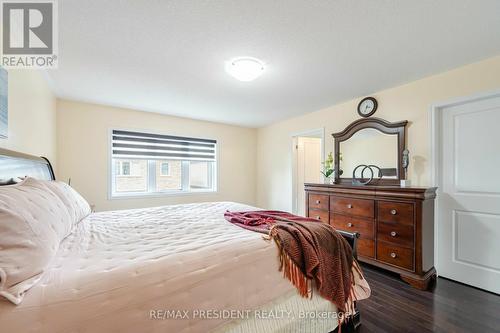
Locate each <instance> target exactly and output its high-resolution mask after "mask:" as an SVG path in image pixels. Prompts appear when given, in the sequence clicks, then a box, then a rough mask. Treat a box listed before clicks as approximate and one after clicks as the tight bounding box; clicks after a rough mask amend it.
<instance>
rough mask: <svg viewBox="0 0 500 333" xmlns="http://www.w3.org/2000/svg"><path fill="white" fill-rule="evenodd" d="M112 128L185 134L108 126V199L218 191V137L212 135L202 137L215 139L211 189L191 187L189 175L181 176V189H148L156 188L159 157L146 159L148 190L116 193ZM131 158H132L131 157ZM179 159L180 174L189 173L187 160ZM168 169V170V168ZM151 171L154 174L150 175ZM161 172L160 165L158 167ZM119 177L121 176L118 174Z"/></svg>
mask: <svg viewBox="0 0 500 333" xmlns="http://www.w3.org/2000/svg"><path fill="white" fill-rule="evenodd" d="M113 130H115V131H116V130H121V131H131V132H142V133H150V134H158V135H175V136H180V137H182V136H186V134H184V135H183V134H177V133H175V132H174V133H169V134H165V133H163V132H155V131H151V130H142V129H128V128H117V127H114V128H110V129H109V131H108V132H109V133H108V145H109V149H108V155H109V156H108V167H109V168H108V199H109V200H114V199H141V198H155V197H168V196H186V195H188V196H189V195H199V194H204V195H207V194H218V193H219V179H220V178H219V151H220V139H215V138H212V137H203V139H209V140H216V141H217V143H216V144H215V161H214V162H212V163H213V166H212V168H214V169H215V170H214V172H213V174H212V175H211V177H212V189H211V190H207V189H191V188H190V184H189V176H186V177H182V178H181V179H182V186H181V188H182V189H181V190H164V191H150V189H156V161H162V160H161V159H156V160H155V159H148V160H147V161H148V165H147V173H148V176H147V177H148V178H147V183H148V185H147V186H148V191H146V192H124V193H117V192H116V191H115V178H116V177H114V175H115V163H114V159H113ZM132 159H133V158H132ZM179 161H181V162H182V163H181V168H182V171H181V172H182V174H188V175H189V160H179ZM169 171H170V170H169ZM151 173H152V174H153V175H154V176H153V177H150V175H151ZM160 173H161V167H160ZM120 177H121V176H120Z"/></svg>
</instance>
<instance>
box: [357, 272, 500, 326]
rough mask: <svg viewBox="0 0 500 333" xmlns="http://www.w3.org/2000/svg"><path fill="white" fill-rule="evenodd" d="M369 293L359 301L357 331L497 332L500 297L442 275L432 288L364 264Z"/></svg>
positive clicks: (499, 320) (499, 322) (499, 315)
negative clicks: (421, 287)
mask: <svg viewBox="0 0 500 333" xmlns="http://www.w3.org/2000/svg"><path fill="white" fill-rule="evenodd" d="M363 271H364V273H365V277H366V279H367V280H368V283H369V284H370V287H371V289H372V296H371V297H370V298H369V299H367V300H363V301H360V302H358V308H359V310H360V312H361V326H360V328H359V330H358V332H359V333H369V332H387V333H390V332H397V333H403V332H446V333H451V332H469V333H470V332H481V333H487V332H500V296H498V295H495V294H491V293H488V292H485V291H482V290H479V289H475V288H472V287H469V286H466V285H463V284H460V283H457V282H454V281H450V280H447V279H444V278H438V279H437V281H436V284H435V286H434V288H433V290H431V291H421V290H417V289H414V288H411V287H410V286H408V285H407V284H406V283H404V282H403V281H401V280H399V279H398V277H397V276H394V275H392V274H391V273H387V272H385V271H382V270H379V269H377V268H375V267H372V266H368V265H363Z"/></svg>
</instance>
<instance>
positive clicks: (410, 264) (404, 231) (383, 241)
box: [305, 184, 436, 289]
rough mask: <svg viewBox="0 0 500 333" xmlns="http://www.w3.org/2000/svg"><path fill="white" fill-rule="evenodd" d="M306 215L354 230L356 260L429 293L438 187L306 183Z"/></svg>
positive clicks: (432, 270)
mask: <svg viewBox="0 0 500 333" xmlns="http://www.w3.org/2000/svg"><path fill="white" fill-rule="evenodd" d="M305 190H306V214H307V216H309V217H313V218H316V219H318V220H320V221H322V222H325V223H329V224H331V225H332V226H334V227H335V228H336V229H339V230H345V231H349V232H358V233H359V234H360V238H359V240H358V258H359V260H360V261H362V262H366V263H369V264H372V265H375V266H378V267H381V268H384V269H387V270H390V271H393V272H396V273H398V274H400V276H401V278H402V279H403V280H404V281H406V282H408V283H409V284H410V285H412V286H413V287H415V288H418V289H427V288H428V285H429V282H430V281H431V279H433V278H434V277H435V275H436V271H435V269H434V198H435V197H436V188H417V187H405V188H402V187H399V186H369V185H368V186H352V185H347V184H335V185H327V184H305Z"/></svg>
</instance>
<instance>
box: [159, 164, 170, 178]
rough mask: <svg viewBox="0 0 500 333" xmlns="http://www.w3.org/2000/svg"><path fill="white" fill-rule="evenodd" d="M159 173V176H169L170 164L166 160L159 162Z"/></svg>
mask: <svg viewBox="0 0 500 333" xmlns="http://www.w3.org/2000/svg"><path fill="white" fill-rule="evenodd" d="M160 175H161V176H170V165H169V164H168V162H161V164H160Z"/></svg>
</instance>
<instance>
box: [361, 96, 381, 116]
mask: <svg viewBox="0 0 500 333" xmlns="http://www.w3.org/2000/svg"><path fill="white" fill-rule="evenodd" d="M377 106H378V103H377V100H376V99H375V98H373V97H366V98H363V99H362V100H361V102H359V104H358V114H359V115H360V116H361V117H369V116H371V115H372V114H374V113H375V111H377Z"/></svg>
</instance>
